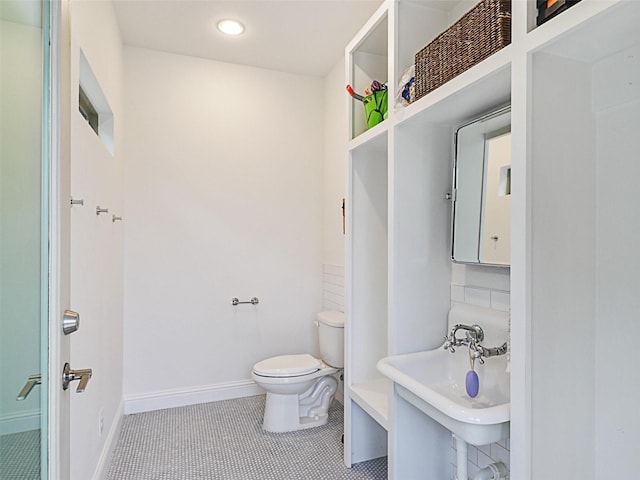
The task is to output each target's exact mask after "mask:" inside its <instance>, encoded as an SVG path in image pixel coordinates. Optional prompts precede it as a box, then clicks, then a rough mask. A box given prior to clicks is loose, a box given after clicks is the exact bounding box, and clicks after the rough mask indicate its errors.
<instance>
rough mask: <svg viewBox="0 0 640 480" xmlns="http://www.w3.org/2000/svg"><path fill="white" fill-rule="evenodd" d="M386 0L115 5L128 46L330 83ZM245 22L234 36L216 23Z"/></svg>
mask: <svg viewBox="0 0 640 480" xmlns="http://www.w3.org/2000/svg"><path fill="white" fill-rule="evenodd" d="M381 3H382V0H234V1H228V0H227V1H218V0H114V5H115V12H116V16H117V18H118V22H119V24H120V30H121V33H122V37H123V40H124V43H125V44H126V45H131V46H136V47H142V48H148V49H153V50H160V51H164V52H169V53H176V54H180V55H189V56H194V57H201V58H208V59H211V60H218V61H222V62H228V63H236V64H242V65H250V66H254V67H260V68H266V69H270V70H279V71H284V72H291V73H297V74H305V75H313V76H325V75H326V74H327V73H329V72H330V71H331V69H332V68H333V67H334V66H335V65H336V63H337V62H338V61H340V59H341V58H342V57H343V55H344V47H345V46H346V45H347V44H348V43H349V41H350V40H351V39H352V38H353V36H354V35H355V34H356V33H357V32H358V31H359V30H360V28H361V27H362V26H363V25H364V24H365V23H366V21H367V20H368V19H369V17H370V16H371V14H372V13H373V12H374V11H375V10H376V9H377V8H378V6H379V5H380V4H381ZM224 18H234V19H237V20H240V21H241V22H242V23H243V24H244V25H245V32H244V34H242V35H240V36H238V37H228V36H226V35H223V34H222V33H220V32H219V31H218V30H217V28H216V24H217V22H218V21H219V20H221V19H224Z"/></svg>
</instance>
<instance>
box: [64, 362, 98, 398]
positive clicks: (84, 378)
mask: <svg viewBox="0 0 640 480" xmlns="http://www.w3.org/2000/svg"><path fill="white" fill-rule="evenodd" d="M92 374H93V371H92V370H91V369H90V368H85V369H82V370H71V366H70V365H69V364H68V363H65V364H64V370H63V371H62V389H63V390H66V389H67V388H69V383H71V382H73V381H74V380H80V383H79V384H78V388H76V393H82V392H84V390H85V388H86V387H87V383H89V379H90V378H91V375H92Z"/></svg>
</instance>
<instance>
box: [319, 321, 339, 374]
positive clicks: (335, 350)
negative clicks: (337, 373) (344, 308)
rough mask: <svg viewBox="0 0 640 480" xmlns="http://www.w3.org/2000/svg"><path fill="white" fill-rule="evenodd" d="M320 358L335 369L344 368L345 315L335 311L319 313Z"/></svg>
mask: <svg viewBox="0 0 640 480" xmlns="http://www.w3.org/2000/svg"><path fill="white" fill-rule="evenodd" d="M318 342H319V344H320V358H321V359H322V360H323V361H324V362H325V363H326V364H327V365H330V366H332V367H335V368H343V367H344V313H342V312H337V311H335V310H331V311H327V312H320V313H318Z"/></svg>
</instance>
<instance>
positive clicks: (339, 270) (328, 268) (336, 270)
mask: <svg viewBox="0 0 640 480" xmlns="http://www.w3.org/2000/svg"><path fill="white" fill-rule="evenodd" d="M322 308H323V309H324V310H338V311H340V312H344V267H339V266H337V265H323V266H322Z"/></svg>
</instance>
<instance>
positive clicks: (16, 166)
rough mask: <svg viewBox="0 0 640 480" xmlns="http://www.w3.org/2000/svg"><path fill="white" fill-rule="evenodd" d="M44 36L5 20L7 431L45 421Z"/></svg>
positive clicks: (0, 276)
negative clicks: (32, 381)
mask: <svg viewBox="0 0 640 480" xmlns="http://www.w3.org/2000/svg"><path fill="white" fill-rule="evenodd" d="M41 37H42V30H41V29H40V28H39V27H35V26H30V25H21V24H18V23H13V22H9V21H5V20H0V46H1V50H0V57H1V59H2V66H1V68H0V87H1V88H0V103H1V105H2V108H0V139H1V140H0V229H1V231H2V239H1V242H0V265H1V268H0V378H1V379H2V388H0V435H2V434H5V433H14V432H17V431H26V430H34V429H37V428H39V426H40V423H39V422H40V412H39V409H40V393H41V391H40V388H39V387H36V388H35V389H34V390H33V391H32V392H31V394H30V395H29V397H27V398H26V399H25V400H24V401H22V402H17V401H16V396H17V395H18V393H19V392H20V390H21V389H22V387H23V385H24V384H25V383H26V381H27V378H28V377H29V375H32V374H36V373H40V303H39V302H38V301H37V300H38V299H39V298H40V180H39V179H40V164H41V142H40V141H39V140H40V131H41V116H42V112H41V102H42V96H41V91H42V74H41V72H42V62H41V53H40V51H41V46H40V45H41Z"/></svg>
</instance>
